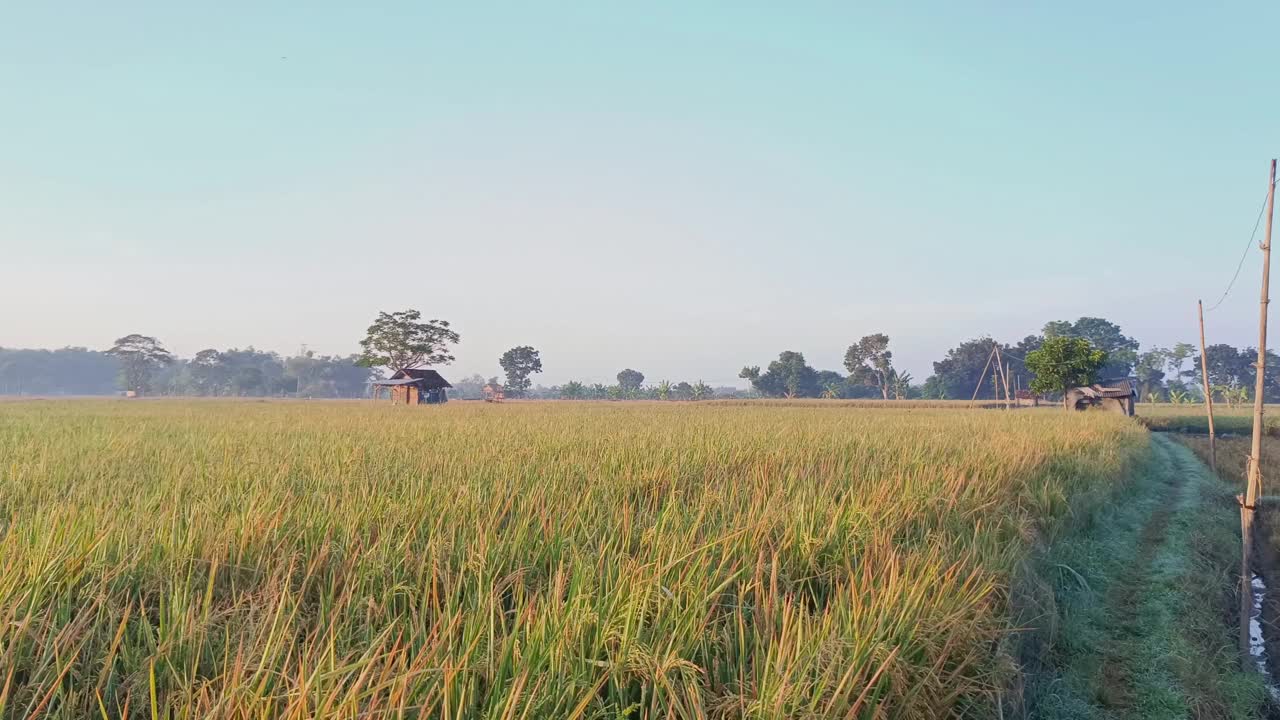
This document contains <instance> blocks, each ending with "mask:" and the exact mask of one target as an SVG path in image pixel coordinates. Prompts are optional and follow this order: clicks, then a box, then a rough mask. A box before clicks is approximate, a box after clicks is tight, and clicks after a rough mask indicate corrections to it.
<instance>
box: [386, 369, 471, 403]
mask: <svg viewBox="0 0 1280 720" xmlns="http://www.w3.org/2000/svg"><path fill="white" fill-rule="evenodd" d="M369 384H370V385H372V386H373V399H374V400H377V399H378V397H379V396H380V395H381V394H382V388H387V389H388V390H389V391H390V392H389V395H390V397H391V402H393V403H395V404H396V405H436V404H439V403H443V402H448V400H449V394H448V388H451V387H453V386H452V385H450V384H449V381H448V380H445V379H444V378H443V377H441V376H440V373H438V372H436V371H435V370H427V369H424V368H409V369H407V370H399V371H397V372H396V374H394V375H392V376H391V377H389V378H387V379H386V380H374V381H373V382H371V383H369Z"/></svg>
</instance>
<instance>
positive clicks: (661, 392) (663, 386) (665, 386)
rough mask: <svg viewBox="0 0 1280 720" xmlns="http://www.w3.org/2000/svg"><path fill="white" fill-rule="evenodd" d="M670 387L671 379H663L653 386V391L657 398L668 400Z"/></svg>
mask: <svg viewBox="0 0 1280 720" xmlns="http://www.w3.org/2000/svg"><path fill="white" fill-rule="evenodd" d="M672 387H673V386H672V385H671V381H669V380H663V381H662V382H660V383H658V386H657V387H656V388H654V392H655V393H656V394H657V396H658V399H659V400H670V399H671V388H672Z"/></svg>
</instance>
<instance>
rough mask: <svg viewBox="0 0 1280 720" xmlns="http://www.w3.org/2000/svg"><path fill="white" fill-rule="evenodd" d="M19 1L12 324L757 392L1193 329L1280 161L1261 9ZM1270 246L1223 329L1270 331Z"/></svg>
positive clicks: (18, 341) (4, 308)
mask: <svg viewBox="0 0 1280 720" xmlns="http://www.w3.org/2000/svg"><path fill="white" fill-rule="evenodd" d="M906 5H908V3H893V4H890V3H874V4H871V3H868V4H863V3H836V2H831V3H821V2H803V3H762V2H733V3H727V2H726V3H715V2H697V3H689V2H659V1H655V2H646V3H631V4H626V5H624V4H621V3H592V2H579V3H553V2H547V3H527V2H526V3H510V4H507V3H501V2H494V3H456V2H450V3H443V2H436V3H430V2H370V3H351V2H341V3H339V2H313V3H306V4H300V3H282V2H252V3H251V2H223V3H216V4H211V3H173V2H141V1H137V0H135V1H133V2H129V1H128V0H121V2H116V3H88V2H80V3H11V4H10V7H8V8H6V9H5V11H4V17H5V20H4V22H3V23H2V24H0V107H2V108H3V109H2V110H0V138H3V140H2V141H0V346H5V347H62V346H67V345H76V346H88V347H94V348H105V347H108V346H109V345H110V344H111V341H112V340H113V339H114V338H116V337H119V336H121V335H125V334H128V333H132V332H139V333H143V334H148V335H154V336H157V337H158V338H159V339H160V340H161V341H162V342H164V343H165V344H167V345H168V346H169V347H170V349H172V350H174V351H176V352H177V353H179V354H181V355H184V356H190V355H192V354H194V353H195V352H196V351H198V350H201V349H203V348H206V347H215V348H220V349H221V348H228V347H246V346H250V345H252V346H254V347H257V348H259V349H270V350H276V351H279V352H282V353H293V352H296V351H297V350H298V349H299V348H300V347H302V346H304V345H305V346H307V347H309V348H311V349H313V350H315V351H317V352H321V353H326V354H330V353H332V354H347V353H351V352H355V351H356V350H358V345H357V343H358V341H359V340H360V339H361V338H362V337H363V335H364V330H365V328H366V327H367V326H368V325H369V324H370V322H372V320H373V319H374V317H375V316H376V314H377V313H378V312H379V311H383V310H385V311H394V310H401V309H406V308H416V309H418V310H421V311H422V313H423V314H424V315H425V316H426V317H429V318H443V319H446V320H449V321H450V322H451V323H452V324H453V326H454V328H455V329H456V330H458V331H459V332H460V334H461V335H462V342H461V344H460V345H459V346H458V348H457V351H456V355H457V358H458V359H457V362H456V363H454V365H452V366H450V367H449V368H447V369H445V370H444V372H445V374H446V376H459V377H460V376H462V375H465V374H470V373H473V372H479V373H482V374H484V375H494V374H498V372H499V368H498V363H497V359H498V357H499V356H500V355H501V353H502V352H503V351H504V350H505V349H507V348H509V347H512V346H515V345H525V344H529V345H533V346H535V347H536V348H538V349H539V350H540V351H541V354H542V358H543V364H544V367H545V372H544V373H543V374H542V375H541V376H538V377H537V378H536V380H537V381H538V382H540V383H542V384H556V383H561V382H564V381H566V380H569V379H578V380H582V381H586V382H605V381H611V379H612V378H613V376H614V375H615V374H616V373H617V372H618V371H619V370H621V369H623V368H625V367H632V368H635V369H638V370H641V371H642V372H644V373H645V375H646V376H647V378H648V379H649V380H650V381H658V380H660V379H669V380H672V381H676V380H689V381H694V380H697V379H702V380H705V381H706V382H708V383H711V384H735V385H740V384H741V383H742V381H740V380H738V378H737V374H738V370H739V369H740V368H742V366H744V365H762V366H763V365H767V364H768V362H769V361H770V360H771V359H773V358H776V357H777V354H778V353H779V352H780V351H783V350H798V351H801V352H804V353H805V355H806V357H807V358H808V360H809V361H810V363H811V364H813V365H815V366H816V367H818V368H820V369H839V368H840V365H841V360H842V358H843V354H844V349H845V348H846V347H847V346H848V345H849V344H850V343H851V342H853V341H855V340H856V339H857V338H859V337H861V336H862V335H866V334H870V333H874V332H884V333H886V334H888V335H889V336H890V338H891V348H892V349H893V350H894V352H895V356H896V358H897V362H898V365H899V366H900V367H902V368H904V369H905V370H907V371H909V372H911V373H913V375H914V376H915V377H916V379H917V380H918V381H919V380H923V379H924V377H925V376H927V375H928V374H929V373H930V371H931V362H932V361H933V360H937V359H940V358H941V357H942V356H943V355H944V354H945V353H946V351H947V349H948V348H951V347H954V346H955V345H956V344H958V343H959V342H961V341H963V340H966V339H969V338H973V337H977V336H981V335H992V336H995V337H997V338H999V339H1002V340H1007V341H1016V340H1017V339H1020V338H1021V337H1023V336H1025V335H1027V334H1031V333H1034V332H1036V331H1037V330H1038V329H1039V328H1040V327H1041V326H1042V325H1043V324H1044V323H1045V322H1047V321H1049V320H1055V319H1075V318H1078V317H1080V316H1086V315H1087V316H1101V317H1106V318H1108V319H1111V320H1113V321H1115V322H1117V323H1119V324H1120V325H1121V326H1122V328H1123V329H1124V331H1125V332H1126V333H1127V334H1129V335H1132V336H1134V337H1136V338H1138V339H1139V340H1140V341H1142V343H1143V345H1144V347H1149V346H1152V345H1169V344H1172V343H1174V342H1178V341H1194V340H1195V337H1196V332H1197V326H1196V319H1195V318H1196V316H1195V302H1196V300H1197V299H1198V298H1203V299H1204V300H1205V301H1206V304H1207V305H1212V304H1213V303H1214V302H1216V301H1217V299H1218V297H1219V296H1220V295H1221V294H1222V293H1223V291H1224V290H1225V289H1226V287H1227V284H1228V281H1230V280H1231V277H1232V275H1233V273H1234V272H1235V269H1236V267H1237V263H1239V261H1240V258H1241V253H1242V251H1243V250H1244V248H1245V247H1246V245H1247V244H1248V240H1249V233H1250V231H1251V230H1252V228H1253V226H1254V221H1255V219H1256V218H1257V216H1258V212H1259V208H1260V205H1261V203H1262V200H1263V196H1264V194H1265V191H1266V182H1267V177H1266V173H1267V164H1268V160H1269V159H1270V158H1272V157H1275V156H1276V155H1278V154H1280V91H1277V89H1276V77H1277V70H1280V43H1277V42H1276V39H1275V38H1276V34H1275V28H1276V27H1277V26H1280V3H1275V2H1252V3H1247V2H1240V3H1230V4H1226V5H1224V6H1221V7H1218V6H1217V5H1220V4H1213V3H1168V2H1160V3H1155V2H1134V3H1101V2H1082V3H991V2H975V3H950V2H919V3H909V5H911V7H905V6H906ZM1260 259H1261V255H1260V253H1259V252H1257V250H1256V248H1255V249H1254V250H1253V251H1251V252H1250V253H1249V254H1248V256H1247V257H1246V264H1245V266H1244V268H1243V271H1242V272H1241V274H1240V277H1239V279H1238V281H1237V282H1236V284H1235V286H1234V287H1233V289H1232V290H1231V293H1230V294H1229V295H1228V296H1227V298H1226V300H1225V301H1224V302H1223V303H1222V304H1221V306H1220V307H1219V308H1217V309H1216V310H1214V311H1213V312H1211V313H1209V315H1208V316H1207V323H1208V328H1209V330H1208V332H1209V342H1210V343H1213V342H1229V343H1232V344H1236V345H1241V346H1244V345H1249V344H1252V343H1254V342H1255V340H1256V328H1257V310H1258V287H1259V277H1260V272H1261V271H1260Z"/></svg>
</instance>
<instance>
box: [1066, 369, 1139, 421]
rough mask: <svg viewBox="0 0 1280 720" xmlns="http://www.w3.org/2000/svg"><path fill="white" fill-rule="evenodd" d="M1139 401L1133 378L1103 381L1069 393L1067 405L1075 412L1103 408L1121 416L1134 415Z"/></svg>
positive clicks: (1072, 389)
mask: <svg viewBox="0 0 1280 720" xmlns="http://www.w3.org/2000/svg"><path fill="white" fill-rule="evenodd" d="M1137 401H1138V385H1137V383H1136V382H1134V380H1133V379H1132V378H1121V379H1119V380H1103V381H1102V382H1098V383H1094V384H1092V385H1089V386H1084V387H1077V388H1071V389H1070V390H1068V391H1067V397H1066V405H1067V407H1068V408H1071V409H1073V410H1088V409H1089V408H1095V407H1096V408H1101V409H1103V410H1107V411H1109V412H1116V413H1120V414H1121V415H1130V416H1132V415H1133V408H1134V404H1135V403H1137Z"/></svg>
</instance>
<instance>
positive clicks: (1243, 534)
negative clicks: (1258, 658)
mask: <svg viewBox="0 0 1280 720" xmlns="http://www.w3.org/2000/svg"><path fill="white" fill-rule="evenodd" d="M1275 204H1276V161H1275V160H1272V161H1271V177H1270V179H1269V180H1268V181H1267V225H1266V232H1265V233H1264V234H1263V236H1262V293H1261V298H1260V300H1259V302H1258V361H1257V363H1256V364H1255V366H1254V367H1255V370H1256V375H1257V378H1256V382H1255V383H1254V391H1253V392H1254V394H1253V443H1252V445H1250V449H1249V475H1248V480H1247V483H1246V485H1245V492H1244V499H1243V501H1242V502H1241V503H1240V541H1241V557H1240V648H1241V650H1242V651H1243V653H1244V657H1245V661H1246V662H1248V661H1249V659H1250V656H1249V616H1250V614H1251V613H1252V612H1253V582H1252V562H1251V561H1252V558H1253V521H1254V511H1255V509H1256V507H1257V503H1258V497H1259V496H1260V495H1261V494H1262V468H1261V467H1259V461H1260V460H1261V458H1262V410H1263V394H1264V392H1265V391H1266V382H1267V379H1266V370H1267V305H1269V304H1270V303H1271V296H1270V285H1271V220H1272V216H1273V215H1274V212H1275ZM1201 365H1202V366H1203V365H1204V363H1203V361H1202V362H1201Z"/></svg>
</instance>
